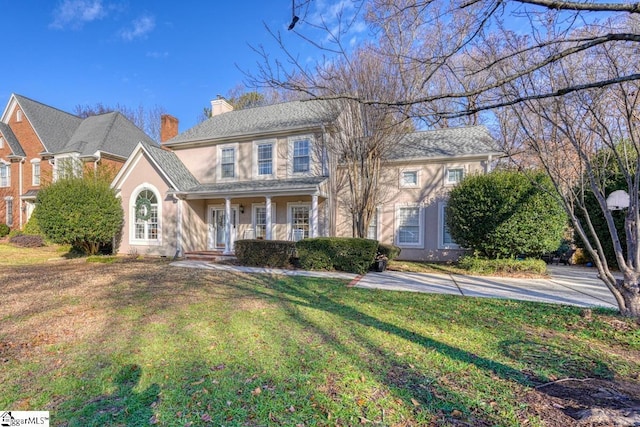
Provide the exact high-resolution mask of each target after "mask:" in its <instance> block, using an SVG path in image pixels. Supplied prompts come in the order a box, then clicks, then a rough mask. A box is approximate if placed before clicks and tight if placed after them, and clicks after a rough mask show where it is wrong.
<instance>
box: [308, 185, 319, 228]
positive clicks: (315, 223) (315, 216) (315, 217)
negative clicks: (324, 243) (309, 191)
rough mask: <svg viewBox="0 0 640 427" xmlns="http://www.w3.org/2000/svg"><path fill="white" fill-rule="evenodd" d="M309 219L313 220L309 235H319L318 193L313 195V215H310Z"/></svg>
mask: <svg viewBox="0 0 640 427" xmlns="http://www.w3.org/2000/svg"><path fill="white" fill-rule="evenodd" d="M309 221H310V222H311V229H310V230H309V237H318V195H317V194H313V195H312V196H311V215H310V218H309Z"/></svg>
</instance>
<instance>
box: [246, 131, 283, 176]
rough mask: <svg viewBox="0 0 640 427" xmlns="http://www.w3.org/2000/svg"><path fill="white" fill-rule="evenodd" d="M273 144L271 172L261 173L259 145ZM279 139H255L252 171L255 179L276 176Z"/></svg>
mask: <svg viewBox="0 0 640 427" xmlns="http://www.w3.org/2000/svg"><path fill="white" fill-rule="evenodd" d="M268 144H269V145H271V173H270V174H265V175H260V169H259V166H258V147H259V146H260V145H268ZM277 146H278V145H277V140H275V139H260V140H256V141H253V157H252V161H251V162H252V171H253V178H254V179H273V178H275V177H276V170H277V164H276V159H277V158H278V156H277Z"/></svg>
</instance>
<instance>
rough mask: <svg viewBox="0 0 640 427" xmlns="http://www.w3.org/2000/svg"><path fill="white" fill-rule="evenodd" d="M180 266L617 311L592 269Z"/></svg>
mask: <svg viewBox="0 0 640 427" xmlns="http://www.w3.org/2000/svg"><path fill="white" fill-rule="evenodd" d="M172 265H174V266H177V267H189V268H206V269H210V270H223V271H237V272H243V273H249V274H277V275H286V276H295V275H297V276H307V277H326V278H332V279H343V280H349V281H350V285H351V286H355V287H359V288H369V289H383V290H388V291H409V292H424V293H437V294H451V295H462V296H469V297H483V298H508V299H515V300H523V301H539V302H548V303H555V304H567V305H575V306H579V307H608V308H617V304H616V302H615V299H614V298H613V295H612V294H611V292H609V290H608V289H607V287H606V286H605V284H604V283H602V281H600V279H598V277H597V271H596V270H595V269H594V268H587V267H574V266H555V265H554V266H549V270H550V272H551V277H550V278H548V279H519V278H504V277H489V276H463V275H458V274H425V273H402V272H397V271H385V272H384V273H375V272H371V273H368V274H365V275H364V276H357V275H355V274H350V273H341V272H325V271H303V270H283V269H274V268H258V267H242V266H234V265H228V264H213V263H209V262H205V261H177V262H174V263H172Z"/></svg>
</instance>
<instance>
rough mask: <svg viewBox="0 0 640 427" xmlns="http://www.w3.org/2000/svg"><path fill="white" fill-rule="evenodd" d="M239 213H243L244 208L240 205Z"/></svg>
mask: <svg viewBox="0 0 640 427" xmlns="http://www.w3.org/2000/svg"><path fill="white" fill-rule="evenodd" d="M240 213H244V206H243V205H240Z"/></svg>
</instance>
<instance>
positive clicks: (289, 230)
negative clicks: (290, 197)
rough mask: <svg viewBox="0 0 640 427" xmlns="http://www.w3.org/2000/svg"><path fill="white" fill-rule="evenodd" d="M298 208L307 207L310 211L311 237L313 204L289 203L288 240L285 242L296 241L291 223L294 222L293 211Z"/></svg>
mask: <svg viewBox="0 0 640 427" xmlns="http://www.w3.org/2000/svg"><path fill="white" fill-rule="evenodd" d="M298 207H306V208H308V209H309V236H311V202H289V203H287V238H286V239H285V240H294V239H293V228H292V225H293V224H292V223H291V221H292V220H293V218H292V216H291V209H292V208H298Z"/></svg>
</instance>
